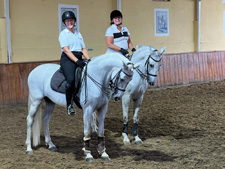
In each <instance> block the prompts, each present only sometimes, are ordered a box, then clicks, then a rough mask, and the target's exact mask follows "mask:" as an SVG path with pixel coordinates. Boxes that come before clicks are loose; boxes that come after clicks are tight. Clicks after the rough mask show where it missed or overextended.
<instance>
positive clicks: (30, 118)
mask: <svg viewBox="0 0 225 169" xmlns="http://www.w3.org/2000/svg"><path fill="white" fill-rule="evenodd" d="M41 101H42V100H40V99H38V100H33V99H32V98H31V96H29V98H28V115H27V138H26V145H27V150H26V154H28V155H30V154H32V153H33V150H32V147H31V129H32V126H33V123H34V116H35V114H36V112H37V110H38V108H39V105H40V104H41ZM35 146H36V145H35Z"/></svg>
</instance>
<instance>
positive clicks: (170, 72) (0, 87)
mask: <svg viewBox="0 0 225 169" xmlns="http://www.w3.org/2000/svg"><path fill="white" fill-rule="evenodd" d="M43 63H46V62H35V63H14V64H0V106H6V105H15V104H25V103H27V97H28V87H27V77H28V75H29V73H30V71H31V70H32V69H34V68H35V67H36V66H38V65H40V64H43ZM48 63H49V62H48ZM51 63H59V62H58V61H55V62H51ZM222 79H225V51H215V52H200V53H181V54H167V55H163V58H162V66H161V68H160V70H159V74H158V77H157V83H156V86H155V87H165V86H174V85H185V84H191V83H199V82H208V81H214V80H222Z"/></svg>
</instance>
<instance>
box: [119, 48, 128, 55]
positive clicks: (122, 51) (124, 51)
mask: <svg viewBox="0 0 225 169" xmlns="http://www.w3.org/2000/svg"><path fill="white" fill-rule="evenodd" d="M120 52H121V53H122V54H123V55H124V56H126V55H127V54H128V51H127V50H125V49H123V48H121V49H120Z"/></svg>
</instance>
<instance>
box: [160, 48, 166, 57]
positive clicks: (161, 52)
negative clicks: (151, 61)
mask: <svg viewBox="0 0 225 169" xmlns="http://www.w3.org/2000/svg"><path fill="white" fill-rule="evenodd" d="M165 50H166V46H164V47H163V48H162V49H161V51H160V55H162V54H163V53H164V52H165Z"/></svg>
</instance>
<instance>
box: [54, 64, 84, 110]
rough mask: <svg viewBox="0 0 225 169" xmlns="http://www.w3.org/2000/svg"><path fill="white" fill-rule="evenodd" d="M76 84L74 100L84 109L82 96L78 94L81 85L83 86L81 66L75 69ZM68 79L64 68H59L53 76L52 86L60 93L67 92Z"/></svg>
mask: <svg viewBox="0 0 225 169" xmlns="http://www.w3.org/2000/svg"><path fill="white" fill-rule="evenodd" d="M74 76H75V84H74V93H73V101H74V102H75V104H76V105H77V107H79V108H80V109H82V107H81V105H80V98H79V97H78V96H77V93H78V92H79V89H80V86H81V82H82V80H81V76H82V69H81V68H80V67H77V68H76V71H75V75H74ZM66 83H67V82H66V79H65V77H64V75H63V72H62V70H61V69H60V68H59V69H58V70H57V71H56V72H55V73H54V75H53V76H52V78H51V83H50V84H51V88H52V89H53V90H54V91H56V92H59V93H63V94H65V93H66Z"/></svg>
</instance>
